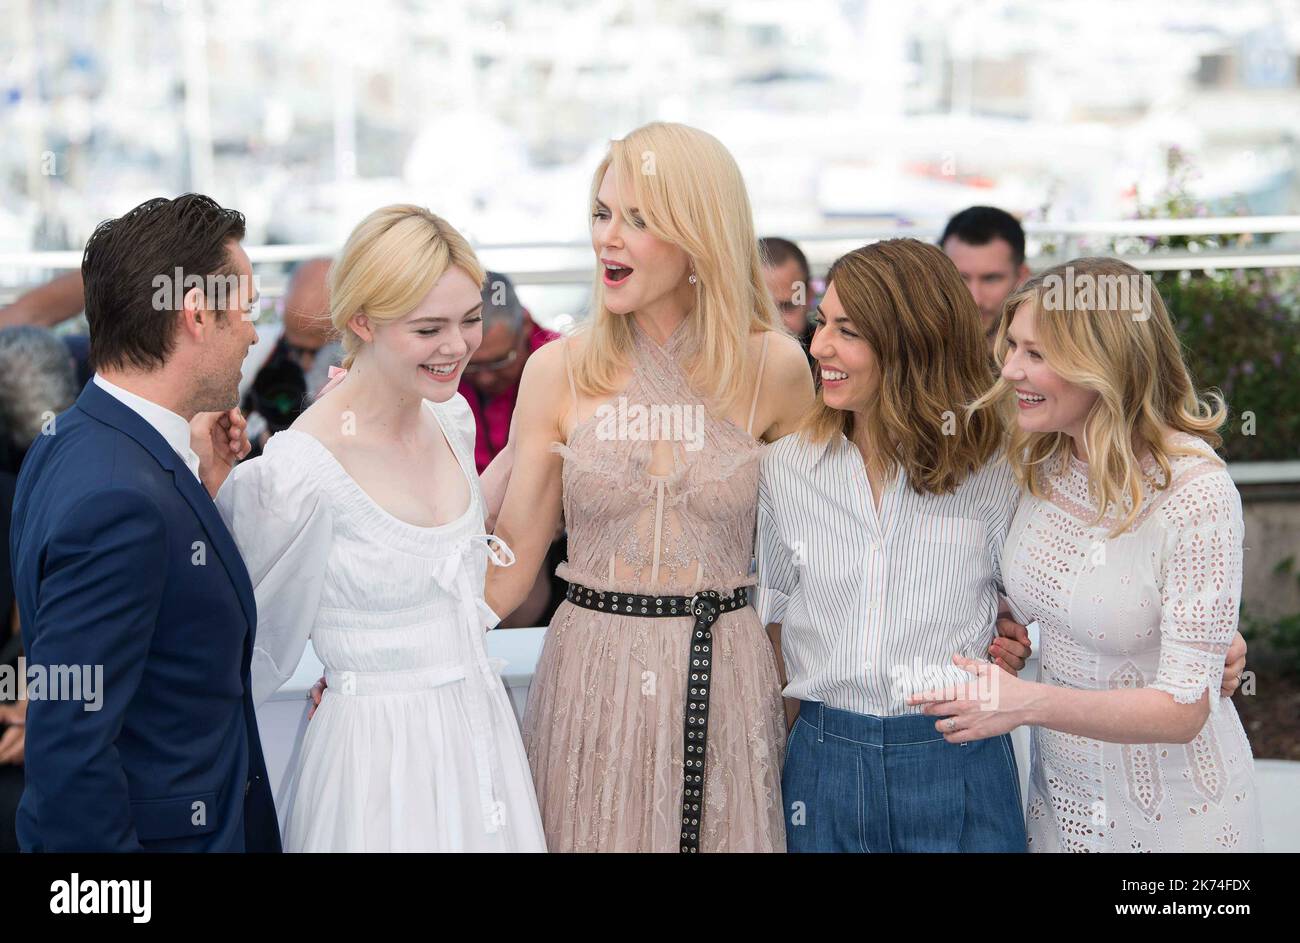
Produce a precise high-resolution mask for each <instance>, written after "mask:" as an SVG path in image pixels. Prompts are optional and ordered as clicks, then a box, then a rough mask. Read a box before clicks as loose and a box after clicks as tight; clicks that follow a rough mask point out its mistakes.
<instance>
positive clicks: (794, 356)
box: [750, 331, 812, 381]
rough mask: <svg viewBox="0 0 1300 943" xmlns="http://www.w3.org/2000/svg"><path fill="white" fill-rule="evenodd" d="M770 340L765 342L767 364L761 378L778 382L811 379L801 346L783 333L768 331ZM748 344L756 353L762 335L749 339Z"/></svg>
mask: <svg viewBox="0 0 1300 943" xmlns="http://www.w3.org/2000/svg"><path fill="white" fill-rule="evenodd" d="M766 333H767V334H769V335H770V336H771V338H772V339H771V340H769V341H768V342H767V362H766V363H765V364H764V366H763V376H764V380H765V381H766V379H767V378H773V379H776V380H778V381H780V380H783V379H784V380H789V381H795V380H797V379H799V378H800V377H802V376H807V377H809V378H810V379H811V377H812V374H811V373H810V372H809V370H808V357H807V356H806V355H805V354H804V352H803V345H802V344H800V343H799V342H798V341H797V340H795V339H794V338H793V337H791V336H790V335H789V334H786V333H784V332H783V331H768V332H766ZM750 344H751V345H754V349H755V350H756V351H757V350H758V349H759V348H761V347H762V344H763V334H754V335H751V337H750Z"/></svg>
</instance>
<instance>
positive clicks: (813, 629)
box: [757, 434, 1020, 717]
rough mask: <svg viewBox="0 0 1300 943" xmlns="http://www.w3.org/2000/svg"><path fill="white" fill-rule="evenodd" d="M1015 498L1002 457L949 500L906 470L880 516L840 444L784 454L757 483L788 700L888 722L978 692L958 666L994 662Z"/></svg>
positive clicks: (783, 443) (858, 466)
mask: <svg viewBox="0 0 1300 943" xmlns="http://www.w3.org/2000/svg"><path fill="white" fill-rule="evenodd" d="M1019 496H1020V489H1019V486H1018V485H1017V484H1016V481H1015V478H1014V476H1013V475H1012V473H1011V470H1010V468H1009V467H1008V466H1007V464H1006V462H1005V461H1004V460H1002V459H1001V458H998V459H994V460H993V461H990V462H989V463H988V464H986V465H984V466H983V467H982V468H980V469H979V470H977V471H976V472H974V473H973V474H971V475H969V476H968V477H967V478H966V479H965V480H964V481H963V482H962V483H961V484H960V485H959V486H958V487H957V488H956V490H955V491H953V492H952V493H951V494H946V495H931V494H918V493H917V492H916V491H914V490H912V488H911V486H910V485H908V484H907V481H906V479H905V478H904V477H903V475H902V472H901V471H899V472H898V473H897V474H896V475H895V478H894V480H893V482H891V483H890V485H889V486H888V487H887V488H886V490H885V493H884V495H883V496H882V497H881V501H880V510H879V512H877V510H876V508H875V505H874V503H873V500H872V494H871V484H870V482H869V481H868V479H867V472H866V468H865V467H864V465H863V461H862V455H861V453H860V452H859V451H858V449H857V448H856V447H855V446H854V445H853V444H851V443H850V442H849V441H848V440H847V439H846V438H845V437H844V436H843V435H838V436H836V437H835V438H833V439H831V440H830V441H829V442H827V443H825V444H823V445H813V444H811V443H809V442H808V440H807V439H805V438H804V437H802V436H800V435H797V434H796V435H788V436H785V437H784V438H782V439H781V440H780V441H778V442H776V443H775V444H774V445H773V446H772V447H771V448H770V449H769V450H768V452H767V453H766V454H765V455H764V457H763V464H762V473H761V476H760V478H759V490H758V535H757V558H758V609H759V615H760V617H761V618H762V620H763V623H764V624H765V625H766V624H768V623H772V622H778V623H780V624H781V650H782V654H783V655H784V658H785V665H786V676H787V680H788V684H787V685H786V688H785V692H784V693H785V696H786V697H793V698H799V699H800V700H805V701H820V702H821V703H823V704H825V705H826V706H827V707H832V708H836V709H839V710H848V711H854V712H856V713H859V714H873V715H876V716H881V717H891V716H897V715H900V714H915V713H919V712H920V708H919V707H908V706H907V704H906V698H907V695H908V694H911V693H914V692H918V691H922V690H925V689H926V688H929V687H932V686H934V685H936V684H950V683H954V682H962V681H968V680H970V677H971V676H970V675H968V674H966V673H965V672H963V671H962V670H961V669H960V668H957V667H956V666H955V665H953V663H952V656H953V654H954V653H960V654H962V655H964V656H965V657H967V658H971V659H975V660H980V661H987V660H988V646H989V644H990V643H991V642H992V640H993V634H994V622H995V620H996V617H997V606H998V593H999V590H1000V588H1001V584H1002V575H1001V557H1002V545H1003V543H1004V542H1005V540H1006V536H1007V531H1008V529H1009V527H1010V525H1011V518H1012V516H1013V515H1014V513H1015V510H1016V505H1017V503H1018V501H1019Z"/></svg>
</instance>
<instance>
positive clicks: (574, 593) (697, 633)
mask: <svg viewBox="0 0 1300 943" xmlns="http://www.w3.org/2000/svg"><path fill="white" fill-rule="evenodd" d="M567 598H568V600H569V602H571V603H573V604H574V605H575V606H581V607H582V608H584V609H595V610H596V611H598V612H616V613H618V614H619V615H621V616H645V617H647V618H651V619H664V618H669V617H672V616H679V617H680V616H692V617H694V619H695V627H694V628H693V629H692V630H691V650H690V657H689V658H688V662H689V667H690V672H689V677H688V680H687V685H686V711H685V716H684V718H683V724H682V746H683V752H682V757H683V760H684V766H683V770H682V838H681V842H680V843H679V844H678V846H677V850H678V851H680V852H682V853H683V854H692V853H695V852H697V851H699V850H700V832H701V831H702V829H701V825H702V824H703V822H704V775H705V772H706V768H705V756H706V754H705V747H706V746H707V745H708V739H709V685H710V683H711V681H712V679H711V677H710V675H712V674H713V623H714V622H716V621H717V620H718V616H720V615H722V613H724V612H734V611H735V610H737V609H741V608H743V607H745V606H747V605H749V590H748V589H746V588H745V587H743V586H742V587H741V588H740V589H737V590H735V591H734V592H732V593H730V594H728V595H726V596H724V595H722V594H721V593H719V592H717V591H716V590H711V589H708V590H703V591H701V592H698V593H696V594H695V595H694V596H641V595H638V594H636V593H614V592H608V593H602V592H599V591H597V590H594V589H588V588H587V587H585V586H579V585H578V584H577V583H570V584H569V592H568V596H567Z"/></svg>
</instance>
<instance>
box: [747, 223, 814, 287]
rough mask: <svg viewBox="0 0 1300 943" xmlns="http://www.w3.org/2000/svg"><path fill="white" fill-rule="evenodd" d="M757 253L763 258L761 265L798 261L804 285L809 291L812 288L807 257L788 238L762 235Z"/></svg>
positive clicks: (770, 265)
mask: <svg viewBox="0 0 1300 943" xmlns="http://www.w3.org/2000/svg"><path fill="white" fill-rule="evenodd" d="M758 254H759V256H760V257H762V259H763V265H765V266H766V267H767V268H775V267H776V266H778V265H785V263H786V262H789V261H790V260H791V259H794V260H795V262H797V263H799V271H801V272H803V281H804V285H805V286H806V287H807V289H808V290H809V291H811V290H812V285H811V284H810V282H811V281H812V270H811V269H809V268H808V257H807V256H805V255H804V254H803V250H802V249H800V248H799V247H798V246H797V245H795V244H794V243H793V242H791V241H790V240H789V239H782V238H781V237H780V236H764V237H763V238H762V239H760V240H758Z"/></svg>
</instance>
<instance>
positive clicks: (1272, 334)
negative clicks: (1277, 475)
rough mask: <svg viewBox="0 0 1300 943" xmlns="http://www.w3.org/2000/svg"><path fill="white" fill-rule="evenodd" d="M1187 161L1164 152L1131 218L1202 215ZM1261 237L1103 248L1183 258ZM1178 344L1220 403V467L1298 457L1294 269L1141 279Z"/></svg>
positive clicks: (1126, 242) (1299, 348)
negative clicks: (1154, 187)
mask: <svg viewBox="0 0 1300 943" xmlns="http://www.w3.org/2000/svg"><path fill="white" fill-rule="evenodd" d="M1190 175H1191V169H1190V165H1189V164H1188V163H1187V161H1186V159H1185V158H1184V157H1183V156H1182V155H1181V153H1179V152H1178V151H1177V150H1176V149H1171V151H1170V154H1169V182H1168V184H1167V185H1166V188H1165V190H1164V191H1163V192H1162V193H1161V194H1159V196H1158V197H1157V198H1156V200H1155V201H1154V202H1153V203H1152V204H1151V205H1150V206H1148V207H1146V208H1144V209H1143V210H1142V211H1141V212H1139V213H1138V217H1139V218H1140V219H1186V218H1194V217H1203V216H1205V215H1206V210H1205V207H1204V206H1201V205H1199V204H1198V203H1196V201H1195V200H1193V199H1192V198H1191V197H1190V196H1189V195H1188V188H1187V183H1188V178H1189V177H1190ZM1256 240H1258V241H1259V242H1267V237H1265V238H1262V239H1260V238H1259V237H1251V236H1249V235H1246V236H1239V235H1207V236H1163V237H1145V238H1141V239H1133V238H1121V239H1116V240H1115V241H1114V243H1113V244H1112V246H1111V252H1112V253H1114V254H1116V255H1121V254H1123V255H1128V254H1140V253H1142V252H1150V251H1152V250H1154V249H1162V250H1163V249H1174V250H1179V249H1181V250H1186V251H1189V252H1198V251H1216V250H1227V249H1231V248H1234V247H1236V248H1245V247H1247V246H1250V245H1251V244H1252V242H1254V241H1256ZM1151 277H1152V280H1153V282H1154V283H1155V286H1156V289H1157V290H1158V291H1159V292H1160V295H1161V297H1162V298H1163V299H1164V302H1165V305H1166V307H1167V308H1168V309H1169V315H1170V317H1171V318H1172V319H1173V322H1174V326H1175V327H1176V329H1177V330H1178V335H1179V338H1180V339H1181V340H1182V343H1183V346H1184V348H1185V356H1186V359H1187V366H1188V369H1189V370H1190V371H1191V373H1192V379H1193V382H1194V383H1195V384H1196V387H1197V389H1198V390H1200V391H1202V392H1205V391H1208V390H1213V389H1217V390H1219V391H1220V392H1221V393H1222V394H1223V397H1224V399H1225V400H1226V401H1227V403H1228V408H1229V418H1228V423H1227V425H1226V427H1225V428H1224V429H1223V430H1222V433H1223V438H1224V444H1223V453H1224V455H1225V457H1226V458H1227V460H1228V461H1230V462H1234V461H1235V462H1245V461H1285V460H1291V459H1296V458H1300V383H1297V382H1296V378H1295V377H1294V376H1292V375H1291V374H1290V370H1291V369H1292V368H1293V365H1294V364H1296V363H1298V362H1300V360H1298V359H1297V355H1300V278H1297V273H1296V271H1295V270H1274V269H1244V270H1243V269H1237V270H1226V269H1211V270H1204V269H1202V270H1184V271H1181V272H1153V273H1151Z"/></svg>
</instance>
